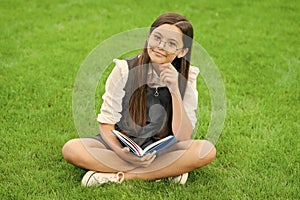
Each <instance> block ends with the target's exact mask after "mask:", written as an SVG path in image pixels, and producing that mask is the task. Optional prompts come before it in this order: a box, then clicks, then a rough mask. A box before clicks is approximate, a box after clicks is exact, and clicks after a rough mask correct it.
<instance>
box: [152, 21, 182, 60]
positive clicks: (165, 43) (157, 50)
mask: <svg viewBox="0 0 300 200" xmlns="http://www.w3.org/2000/svg"><path fill="white" fill-rule="evenodd" d="M147 51H148V54H149V56H150V59H151V62H153V63H158V64H164V63H171V62H172V61H173V60H174V59H175V58H176V57H177V56H181V57H182V54H183V51H184V49H183V41H182V32H181V30H180V29H179V28H178V27H176V26H175V25H170V24H163V25H161V26H159V27H157V28H156V29H154V30H153V31H152V33H151V34H150V35H149V37H148V48H147Z"/></svg>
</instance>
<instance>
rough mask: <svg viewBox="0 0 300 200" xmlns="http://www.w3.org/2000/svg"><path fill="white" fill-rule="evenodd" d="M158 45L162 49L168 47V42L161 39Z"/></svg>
mask: <svg viewBox="0 0 300 200" xmlns="http://www.w3.org/2000/svg"><path fill="white" fill-rule="evenodd" d="M157 47H158V48H161V49H163V48H165V47H166V42H164V41H162V40H161V41H160V42H159V43H158V45H157Z"/></svg>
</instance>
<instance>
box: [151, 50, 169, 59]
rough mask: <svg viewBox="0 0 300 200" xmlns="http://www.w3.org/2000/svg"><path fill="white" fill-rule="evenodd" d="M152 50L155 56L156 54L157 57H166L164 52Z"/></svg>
mask: <svg viewBox="0 0 300 200" xmlns="http://www.w3.org/2000/svg"><path fill="white" fill-rule="evenodd" d="M152 51H153V53H154V54H155V55H156V56H158V57H163V56H164V57H166V55H165V54H163V53H161V52H159V51H156V50H153V49H152Z"/></svg>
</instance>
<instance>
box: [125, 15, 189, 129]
mask: <svg viewBox="0 0 300 200" xmlns="http://www.w3.org/2000/svg"><path fill="white" fill-rule="evenodd" d="M163 24H170V25H175V26H176V27H178V28H179V29H180V30H181V31H182V33H183V38H182V39H183V44H184V46H183V47H184V48H188V49H189V51H188V53H187V54H186V55H185V56H184V57H182V58H178V57H176V58H175V59H174V60H173V62H172V65H173V66H174V67H175V68H176V70H177V71H178V72H179V74H180V75H179V77H178V81H179V90H180V94H181V96H182V98H183V97H184V93H185V89H186V84H187V80H188V75H189V68H190V58H191V49H192V40H193V27H192V25H191V23H190V22H189V21H188V20H187V19H186V18H185V17H184V16H182V15H180V14H177V13H166V14H163V15H160V16H159V17H158V18H157V19H156V20H155V21H154V22H153V24H152V25H151V28H150V32H149V35H150V34H151V33H152V31H153V30H154V29H155V28H157V27H159V26H161V25H163ZM147 46H148V43H147V41H146V43H145V46H144V49H143V50H142V52H141V53H140V55H139V56H138V59H137V63H136V64H137V65H136V66H133V68H134V67H137V68H136V69H135V70H133V71H135V73H134V74H131V75H130V74H129V79H128V81H130V82H129V84H133V85H136V84H137V83H146V81H145V80H147V73H148V69H149V63H150V57H149V55H148V52H147ZM130 70H131V69H130ZM134 90H135V91H134V92H130V94H131V97H130V100H129V113H130V116H131V119H132V124H131V128H133V129H134V130H137V129H139V128H138V127H143V126H145V124H146V117H147V113H146V84H141V86H140V87H138V88H137V89H136V88H134Z"/></svg>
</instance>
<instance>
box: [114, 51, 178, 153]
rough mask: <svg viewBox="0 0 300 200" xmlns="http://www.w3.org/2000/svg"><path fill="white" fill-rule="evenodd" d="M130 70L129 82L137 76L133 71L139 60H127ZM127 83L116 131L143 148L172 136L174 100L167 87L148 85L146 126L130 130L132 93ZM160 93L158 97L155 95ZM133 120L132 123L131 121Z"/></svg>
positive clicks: (135, 58)
mask: <svg viewBox="0 0 300 200" xmlns="http://www.w3.org/2000/svg"><path fill="white" fill-rule="evenodd" d="M126 61H127V63H128V68H129V74H128V80H129V79H130V78H133V77H134V76H136V74H134V70H130V69H133V68H134V67H135V66H137V63H138V58H137V56H136V57H133V58H130V59H126ZM128 80H127V82H126V84H125V87H124V91H125V96H124V97H123V100H122V111H121V116H122V117H121V119H120V121H119V122H118V123H116V130H118V131H121V132H122V133H124V134H126V135H127V136H128V137H130V138H131V139H132V140H134V141H135V142H136V143H137V144H138V145H139V146H141V147H142V148H144V147H146V146H147V145H149V144H151V143H153V142H155V141H157V140H159V139H162V138H164V137H166V136H168V135H172V134H173V133H172V98H171V94H170V92H169V89H168V88H167V87H158V88H151V87H149V86H148V85H146V116H147V118H146V125H145V126H143V127H140V128H139V130H138V131H136V130H135V129H133V128H130V126H128V124H130V122H132V119H131V116H130V114H129V100H130V96H131V94H132V92H130V89H131V88H132V87H131V86H130V81H128ZM156 92H158V95H155V93H156ZM130 120H131V121H130Z"/></svg>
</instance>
